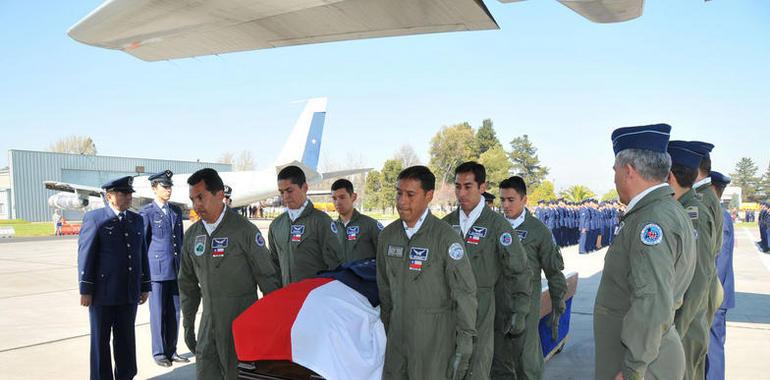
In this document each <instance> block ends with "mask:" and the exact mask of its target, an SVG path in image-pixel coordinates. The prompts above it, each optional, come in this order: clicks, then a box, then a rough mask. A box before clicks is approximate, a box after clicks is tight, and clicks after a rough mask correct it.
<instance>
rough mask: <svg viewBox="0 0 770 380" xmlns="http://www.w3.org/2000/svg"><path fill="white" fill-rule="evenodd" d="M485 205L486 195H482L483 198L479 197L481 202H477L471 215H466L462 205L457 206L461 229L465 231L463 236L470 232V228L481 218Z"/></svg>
mask: <svg viewBox="0 0 770 380" xmlns="http://www.w3.org/2000/svg"><path fill="white" fill-rule="evenodd" d="M485 205H486V204H485V202H484V197H481V199H479V204H477V205H476V207H474V208H473V210H471V213H470V214H469V215H465V211H463V209H462V208H461V207H458V208H457V211H458V214H459V217H460V219H459V220H460V229H461V230H462V231H463V236H465V235H466V234H467V233H468V230H470V229H471V226H472V225H473V223H476V221H477V220H478V219H479V217H480V216H481V212H482V211H484V206H485Z"/></svg>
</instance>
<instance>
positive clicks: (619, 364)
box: [594, 185, 695, 380]
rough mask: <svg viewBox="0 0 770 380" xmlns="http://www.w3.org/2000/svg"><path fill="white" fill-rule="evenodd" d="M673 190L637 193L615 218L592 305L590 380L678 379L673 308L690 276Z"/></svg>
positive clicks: (689, 244) (680, 366) (687, 229)
mask: <svg viewBox="0 0 770 380" xmlns="http://www.w3.org/2000/svg"><path fill="white" fill-rule="evenodd" d="M672 194H673V190H672V189H671V188H670V187H669V186H667V185H666V186H663V187H660V188H657V189H655V190H653V191H651V192H650V193H649V194H647V195H645V196H644V197H642V198H641V199H640V200H639V202H638V203H637V204H636V205H635V206H634V207H633V208H631V209H630V210H628V211H627V212H626V213H625V215H623V217H622V218H621V224H620V226H619V228H618V233H617V236H616V237H615V240H614V241H613V243H612V245H611V246H610V248H609V250H608V251H607V254H606V256H605V260H604V271H603V273H602V278H601V282H600V283H599V289H598V291H597V294H596V302H595V305H594V340H595V350H596V379H597V380H606V379H614V378H615V375H616V374H617V373H618V372H621V371H622V372H623V375H624V377H625V379H627V380H636V379H643V378H644V379H681V378H682V376H684V353H683V350H682V342H681V340H680V337H679V334H678V333H677V331H676V327H674V312H675V310H676V309H677V308H678V307H679V305H680V304H681V302H682V297H683V295H684V292H685V290H686V289H687V286H688V284H689V283H690V281H691V280H692V275H693V271H694V265H695V262H694V259H695V238H694V236H693V232H692V224H691V223H690V220H689V217H688V216H687V214H686V212H685V210H684V209H683V208H682V206H681V205H680V204H679V203H678V202H676V201H675V200H674V199H673V197H672Z"/></svg>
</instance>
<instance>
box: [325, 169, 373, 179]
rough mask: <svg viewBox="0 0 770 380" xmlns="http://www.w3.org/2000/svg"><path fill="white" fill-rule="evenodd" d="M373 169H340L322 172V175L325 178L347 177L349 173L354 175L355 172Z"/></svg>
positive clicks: (359, 172)
mask: <svg viewBox="0 0 770 380" xmlns="http://www.w3.org/2000/svg"><path fill="white" fill-rule="evenodd" d="M372 170H373V168H363V169H348V170H339V171H335V172H326V173H321V177H322V178H323V179H329V178H338V177H347V176H349V175H354V174H361V173H368V172H370V171H372Z"/></svg>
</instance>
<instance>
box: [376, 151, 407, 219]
mask: <svg viewBox="0 0 770 380" xmlns="http://www.w3.org/2000/svg"><path fill="white" fill-rule="evenodd" d="M403 169H404V166H403V164H402V163H401V160H398V159H395V158H394V159H390V160H387V161H385V163H384V164H383V165H382V189H381V190H380V195H381V196H382V198H381V199H382V202H381V205H382V208H383V211H385V209H386V208H390V212H391V213H393V212H395V207H396V181H397V179H398V173H401V170H403Z"/></svg>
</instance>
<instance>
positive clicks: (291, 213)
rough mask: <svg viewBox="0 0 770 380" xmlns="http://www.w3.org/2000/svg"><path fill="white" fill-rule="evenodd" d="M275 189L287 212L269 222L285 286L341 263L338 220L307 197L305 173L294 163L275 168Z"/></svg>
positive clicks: (270, 236)
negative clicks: (335, 220) (293, 164)
mask: <svg viewBox="0 0 770 380" xmlns="http://www.w3.org/2000/svg"><path fill="white" fill-rule="evenodd" d="M278 192H279V193H280V194H281V199H282V200H283V205H284V206H286V212H284V213H283V214H281V215H279V216H278V217H277V218H275V220H273V222H272V223H270V230H269V232H268V234H269V239H268V241H269V243H270V255H271V256H272V257H273V262H274V263H275V265H276V266H277V267H279V268H280V269H281V280H282V283H283V285H284V286H286V285H288V284H291V283H293V282H297V281H302V280H304V279H308V278H311V277H313V276H315V275H316V274H317V273H318V272H320V271H324V270H331V269H334V268H336V267H337V266H339V265H340V264H342V263H343V261H344V258H343V257H342V247H341V246H340V241H339V239H337V224H336V223H335V222H334V221H333V220H332V218H330V217H329V215H326V213H325V212H323V211H319V210H316V208H315V207H314V206H313V202H311V201H310V200H309V199H307V181H306V180H305V173H304V172H303V171H302V169H300V168H299V167H297V166H287V167H285V168H283V169H281V171H280V172H278Z"/></svg>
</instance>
